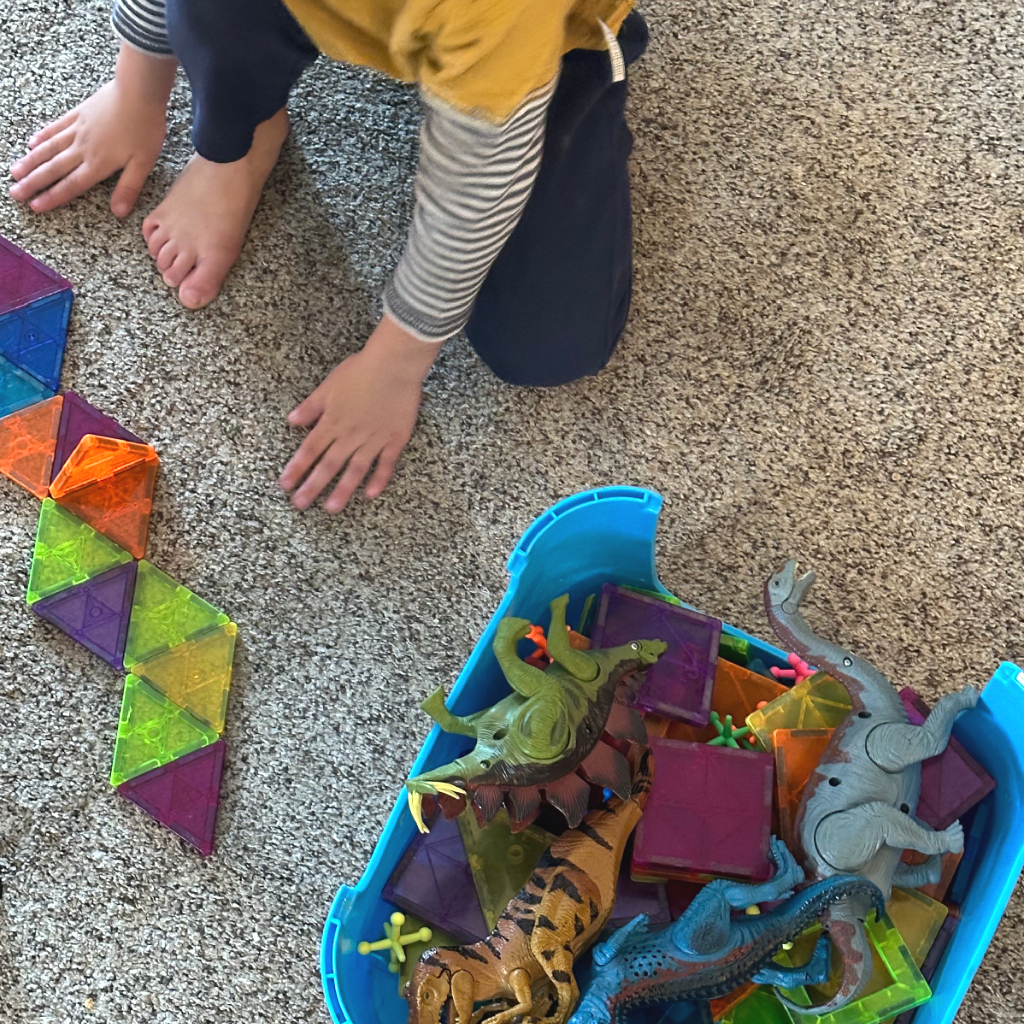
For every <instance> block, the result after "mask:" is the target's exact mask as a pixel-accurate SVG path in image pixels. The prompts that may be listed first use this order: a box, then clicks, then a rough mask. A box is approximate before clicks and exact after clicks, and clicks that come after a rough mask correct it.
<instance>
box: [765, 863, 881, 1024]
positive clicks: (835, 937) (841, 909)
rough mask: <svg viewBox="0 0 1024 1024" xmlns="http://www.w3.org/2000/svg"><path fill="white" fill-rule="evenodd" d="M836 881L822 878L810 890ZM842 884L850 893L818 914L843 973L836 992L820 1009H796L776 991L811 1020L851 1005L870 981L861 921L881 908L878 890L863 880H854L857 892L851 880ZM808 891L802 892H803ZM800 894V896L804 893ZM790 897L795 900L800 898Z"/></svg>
mask: <svg viewBox="0 0 1024 1024" xmlns="http://www.w3.org/2000/svg"><path fill="white" fill-rule="evenodd" d="M840 877H842V876H840ZM837 880H838V878H837V877H833V878H831V879H826V882H819V883H816V885H815V886H812V887H810V888H811V889H813V888H817V887H818V886H823V885H825V884H826V883H827V882H836V881H837ZM844 880H846V879H844ZM846 881H848V882H849V883H851V886H850V888H851V891H850V892H849V893H848V894H847V895H841V896H833V898H832V900H830V905H829V906H828V907H827V908H826V909H825V910H824V911H823V912H822V914H821V923H822V926H823V927H824V928H825V931H827V932H828V936H829V938H830V939H831V940H832V942H833V944H834V945H835V947H836V949H838V950H839V955H840V957H841V959H842V965H843V973H842V977H841V979H840V982H839V990H838V991H837V992H836V994H835V995H834V996H833V997H832V998H831V999H830V1000H829V1001H828V1002H827V1003H822V1004H821V1005H820V1006H797V1005H796V1004H795V1003H793V1002H791V1001H790V1000H788V999H787V998H786V997H785V996H784V995H783V994H782V993H781V992H776V995H777V996H778V998H779V1000H780V1001H781V1002H782V1003H783V1004H784V1005H785V1006H786V1007H787V1008H789V1009H791V1010H796V1011H797V1012H799V1013H803V1014H810V1015H811V1016H815V1017H821V1016H824V1015H825V1014H828V1013H832V1012H834V1011H835V1010H839V1009H841V1008H842V1007H844V1006H846V1005H847V1004H848V1003H852V1002H853V1001H854V1000H855V999H856V998H857V997H858V996H859V995H860V994H861V992H863V991H864V989H865V987H866V986H867V984H868V982H869V981H870V980H871V970H872V957H871V946H870V944H869V942H868V935H867V930H866V929H865V927H864V920H865V918H866V917H867V915H868V914H869V913H870V912H871V911H872V910H874V911H875V912H876V913H878V914H881V913H882V912H883V911H884V909H885V904H884V900H883V897H882V893H881V891H880V890H879V889H878V888H877V887H876V886H874V885H873V884H872V883H870V882H867V881H866V880H865V879H862V878H856V879H855V881H856V882H859V883H860V886H861V887H864V888H860V887H858V888H859V889H860V891H855V890H853V886H852V883H853V882H854V877H851V878H849V879H848V880H846ZM871 890H874V891H873V892H872V891H871ZM809 891H810V890H805V892H809ZM837 891H838V890H837ZM800 895H801V896H802V895H804V893H801V894H800ZM793 898H794V899H799V898H800V897H799V896H797V897H793ZM836 900H838V901H836Z"/></svg>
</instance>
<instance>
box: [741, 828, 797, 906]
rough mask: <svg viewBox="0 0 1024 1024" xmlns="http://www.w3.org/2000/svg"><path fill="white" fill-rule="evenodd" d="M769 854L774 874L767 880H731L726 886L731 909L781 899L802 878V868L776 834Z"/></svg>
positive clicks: (790, 892)
mask: <svg viewBox="0 0 1024 1024" xmlns="http://www.w3.org/2000/svg"><path fill="white" fill-rule="evenodd" d="M769 854H770V855H771V859H772V861H773V862H774V864H775V874H774V875H773V876H772V877H771V878H770V879H769V880H768V881H767V882H764V883H762V884H761V885H749V884H747V883H744V882H732V883H729V884H728V885H727V886H726V888H725V890H724V892H725V898H726V899H727V900H728V901H729V905H730V906H731V907H733V909H735V910H746V908H747V907H749V906H752V905H753V904H755V903H770V902H772V901H774V900H783V899H785V898H786V897H787V896H789V895H791V894H792V892H793V889H794V888H795V887H796V886H798V885H799V884H800V883H801V882H802V881H803V880H804V872H803V868H801V867H800V865H799V864H797V862H796V858H795V857H794V856H793V854H792V853H790V852H789V847H788V846H786V844H785V843H784V842H782V840H781V839H779V838H777V837H776V836H772V838H771V843H770V845H769Z"/></svg>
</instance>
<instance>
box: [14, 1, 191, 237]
mask: <svg viewBox="0 0 1024 1024" xmlns="http://www.w3.org/2000/svg"><path fill="white" fill-rule="evenodd" d="M163 6H164V5H163V0H115V4H114V11H113V15H112V17H111V20H112V22H113V25H114V28H115V30H116V31H117V33H118V35H119V36H120V37H121V50H120V53H119V55H118V58H117V66H116V68H115V71H114V78H113V79H112V80H111V81H110V82H107V84H106V85H104V86H103V87H102V88H101V89H100V90H99V91H98V92H96V93H94V94H93V95H92V96H90V97H89V98H88V99H87V100H85V101H84V102H83V103H80V104H79V105H78V106H77V107H75V109H74V110H71V111H69V112H68V113H67V114H65V115H64V116H63V117H62V118H60V119H59V120H57V121H54V122H52V123H51V124H48V125H47V126H46V127H45V128H42V129H41V130H40V131H38V132H36V134H35V135H33V136H32V138H30V139H29V143H28V145H29V151H28V153H27V154H26V155H25V156H23V157H22V158H21V159H20V160H17V161H16V162H15V163H14V164H13V165H12V167H11V176H12V177H13V178H14V179H15V185H14V186H13V187H12V188H11V197H12V198H13V199H15V200H17V201H18V202H23V203H30V205H31V207H32V209H33V210H34V211H36V212H37V213H43V212H45V211H47V210H52V209H54V208H55V207H57V206H61V205H63V204H64V203H67V202H70V200H72V199H74V198H75V197H76V196H80V195H81V194H82V193H83V192H86V191H87V190H88V189H90V188H92V187H93V185H95V184H97V183H98V182H101V181H103V180H104V179H106V178H109V177H110V176H111V175H112V174H114V173H116V172H117V171H121V176H120V178H119V179H118V183H117V187H116V188H115V189H114V193H113V195H112V196H111V198H110V208H111V210H112V211H113V212H114V214H115V216H118V217H126V216H128V214H129V213H131V211H132V208H133V207H134V206H135V201H136V199H138V196H139V192H140V191H141V190H142V186H143V184H144V183H145V181H146V178H147V177H148V176H149V172H150V171H151V170H152V169H153V166H154V164H155V163H156V161H157V157H158V156H159V155H160V150H161V149H162V148H163V144H164V134H165V132H166V118H167V101H168V99H169V98H170V94H171V87H172V86H173V84H174V74H175V70H176V68H177V62H176V61H175V60H174V59H173V57H172V55H171V50H170V47H169V46H168V44H167V36H166V32H165V30H164V16H163Z"/></svg>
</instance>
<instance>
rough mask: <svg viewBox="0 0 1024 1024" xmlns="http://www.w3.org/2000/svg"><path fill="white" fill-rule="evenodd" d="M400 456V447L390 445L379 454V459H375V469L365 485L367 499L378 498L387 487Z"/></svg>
mask: <svg viewBox="0 0 1024 1024" xmlns="http://www.w3.org/2000/svg"><path fill="white" fill-rule="evenodd" d="M401 454H402V446H401V445H397V446H396V445H391V446H389V447H387V448H385V449H384V451H382V452H381V453H380V457H379V458H378V459H377V468H376V469H375V470H374V471H373V476H371V477H370V479H369V480H368V481H367V484H366V496H367V497H368V498H376V497H378V496H379V495H380V493H381V491H383V490H384V488H385V487H387V485H388V481H389V480H390V479H391V475H392V474H393V473H394V471H395V465H396V464H397V462H398V456H399V455H401Z"/></svg>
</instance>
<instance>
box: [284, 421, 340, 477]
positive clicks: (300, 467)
mask: <svg viewBox="0 0 1024 1024" xmlns="http://www.w3.org/2000/svg"><path fill="white" fill-rule="evenodd" d="M333 441H334V438H333V437H332V436H331V435H330V433H328V431H327V430H326V429H323V428H318V427H314V428H313V429H312V430H311V431H310V432H309V434H307V435H306V439H305V440H304V441H303V442H302V444H300V445H299V450H298V451H297V452H296V453H295V454H294V455H293V456H292V457H291V459H290V460H289V462H288V465H287V466H285V467H284V472H283V473H282V474H281V486H282V487H283V488H284V489H285V490H286V491H290V490H292V488H293V487H296V486H297V485H298V483H299V481H300V480H301V479H302V478H303V477H304V476H305V475H306V474H307V473H308V472H309V470H310V469H311V468H312V466H313V463H314V462H316V460H317V459H319V458H320V456H321V455H323V453H324V452H325V451H327V449H328V448H329V447H330V445H331V443H332V442H333ZM338 468H339V469H341V466H340V465H339V466H338Z"/></svg>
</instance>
